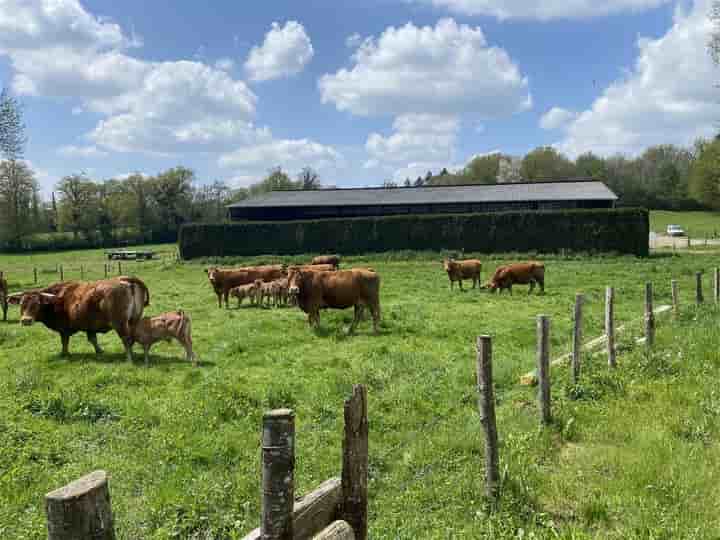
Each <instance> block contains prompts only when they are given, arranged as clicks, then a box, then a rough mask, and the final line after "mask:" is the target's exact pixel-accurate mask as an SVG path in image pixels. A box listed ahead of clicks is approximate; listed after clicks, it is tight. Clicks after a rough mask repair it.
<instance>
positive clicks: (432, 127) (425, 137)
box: [365, 114, 460, 164]
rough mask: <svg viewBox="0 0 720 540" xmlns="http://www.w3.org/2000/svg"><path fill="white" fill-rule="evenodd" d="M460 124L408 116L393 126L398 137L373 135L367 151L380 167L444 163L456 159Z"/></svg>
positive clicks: (451, 119) (448, 119)
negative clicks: (392, 164) (387, 164)
mask: <svg viewBox="0 0 720 540" xmlns="http://www.w3.org/2000/svg"><path fill="white" fill-rule="evenodd" d="M459 128H460V124H459V121H458V119H457V118H455V117H453V116H449V117H448V116H441V115H432V114H407V115H402V116H399V117H397V118H396V119H395V121H394V122H393V129H394V131H395V133H393V134H392V135H390V136H389V137H384V136H383V135H380V134H379V133H371V134H370V136H369V137H368V139H367V142H366V143H365V149H366V150H367V152H368V154H369V155H370V156H372V160H375V161H377V162H378V163H399V162H409V161H434V162H440V161H444V162H445V163H446V164H447V163H448V162H450V161H451V160H452V159H453V156H454V153H455V144H456V142H457V134H458V130H459Z"/></svg>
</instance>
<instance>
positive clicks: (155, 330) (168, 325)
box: [132, 311, 197, 366]
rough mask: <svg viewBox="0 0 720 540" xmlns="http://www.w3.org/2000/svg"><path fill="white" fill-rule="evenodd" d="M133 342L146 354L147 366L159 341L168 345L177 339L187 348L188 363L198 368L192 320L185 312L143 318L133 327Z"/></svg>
mask: <svg viewBox="0 0 720 540" xmlns="http://www.w3.org/2000/svg"><path fill="white" fill-rule="evenodd" d="M132 337H133V341H134V342H135V343H140V344H141V345H142V347H143V351H144V352H145V365H146V366H147V365H149V364H150V354H149V353H150V347H152V346H153V344H155V343H157V342H158V341H167V342H168V343H169V342H170V341H171V340H173V339H176V340H177V341H178V342H179V343H180V345H182V346H183V347H184V348H185V356H186V358H187V360H188V362H192V364H193V366H197V357H196V356H195V353H194V352H193V344H192V320H191V319H190V315H189V314H187V313H185V312H183V311H171V312H169V313H163V314H161V315H158V316H156V317H143V318H142V319H140V320H139V321H138V322H137V324H136V325H135V326H134V327H133V331H132Z"/></svg>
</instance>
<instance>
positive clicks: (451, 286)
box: [450, 278, 455, 291]
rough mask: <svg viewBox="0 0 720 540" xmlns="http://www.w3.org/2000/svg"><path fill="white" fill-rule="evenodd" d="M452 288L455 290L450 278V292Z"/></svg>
mask: <svg viewBox="0 0 720 540" xmlns="http://www.w3.org/2000/svg"><path fill="white" fill-rule="evenodd" d="M454 288H455V282H454V281H453V280H452V278H451V279H450V290H451V291H452V290H453V289H454Z"/></svg>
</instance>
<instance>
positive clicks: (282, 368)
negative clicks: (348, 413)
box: [0, 246, 720, 539]
mask: <svg viewBox="0 0 720 540" xmlns="http://www.w3.org/2000/svg"><path fill="white" fill-rule="evenodd" d="M158 249H159V250H161V251H165V252H169V251H170V250H172V249H173V246H159V247H158ZM472 255H473V256H475V254H472ZM468 256H470V254H468ZM477 256H478V258H480V259H481V260H483V262H484V268H483V278H484V279H485V278H487V277H488V276H489V275H490V274H491V272H492V271H493V270H494V268H495V267H496V266H497V265H498V264H500V263H502V262H506V261H510V260H524V259H526V258H527V256H519V255H505V256H493V257H492V258H489V257H483V256H481V255H477ZM440 259H441V255H440V254H436V253H427V254H426V253H409V254H406V253H391V254H387V255H378V256H373V257H368V258H364V257H354V258H349V259H345V260H344V261H343V267H350V266H371V267H373V268H374V269H375V270H376V271H377V272H378V273H379V274H380V276H381V279H382V284H381V305H382V317H383V319H382V324H381V332H380V335H378V336H375V335H373V334H372V327H371V324H370V322H369V321H364V322H363V323H361V324H360V325H359V327H358V330H357V334H356V335H355V336H352V337H350V336H347V335H346V334H345V332H344V328H345V327H346V326H347V325H348V324H349V322H350V320H351V317H352V310H347V311H344V312H330V311H325V312H323V313H322V315H321V329H320V330H319V331H316V332H313V331H311V330H310V329H309V328H308V326H307V322H306V317H305V315H304V314H303V313H302V312H300V311H299V310H298V309H297V308H282V309H261V308H251V307H249V306H248V305H247V303H245V305H244V306H243V308H241V309H230V310H227V311H226V310H225V309H218V307H217V301H216V297H215V295H214V293H213V292H212V289H211V287H210V285H209V283H208V282H207V277H206V275H205V274H204V273H203V268H204V267H205V264H203V263H200V262H198V263H182V264H178V263H175V262H173V261H171V260H170V259H166V260H164V261H162V262H142V263H135V262H132V263H131V262H125V263H123V273H125V274H134V275H137V276H138V277H140V278H142V279H143V280H144V281H145V282H146V283H147V285H148V286H149V288H150V291H151V304H150V306H149V307H148V308H147V309H146V312H145V313H146V315H154V314H157V313H160V312H163V311H168V310H172V309H177V308H182V309H184V310H186V311H188V312H189V313H191V315H192V318H193V338H194V342H195V352H196V353H197V354H198V356H199V358H200V361H201V365H200V367H199V368H197V369H195V368H193V367H192V366H191V365H190V364H189V363H187V362H186V361H185V360H184V356H183V351H182V349H181V348H180V347H179V346H178V345H177V344H170V345H165V344H161V345H157V346H155V347H154V348H153V350H152V354H151V361H152V363H151V366H150V367H149V368H145V366H144V364H143V362H142V356H141V350H140V348H139V347H136V349H135V355H136V360H135V362H134V363H133V364H132V365H131V364H128V363H127V362H125V360H124V355H123V352H122V351H123V349H122V345H121V343H120V341H119V339H118V338H117V336H115V335H114V334H106V335H105V336H101V337H100V340H99V341H100V343H101V345H102V346H103V348H104V349H105V355H103V356H101V357H96V356H95V354H94V353H93V352H92V347H91V345H90V344H89V343H88V342H87V340H86V339H85V337H84V335H77V336H75V337H73V338H72V340H71V342H70V350H71V356H70V357H69V358H60V357H59V356H58V353H59V351H60V339H59V337H58V336H57V335H56V334H54V333H51V332H50V331H48V330H47V329H46V328H44V327H42V326H41V325H34V326H32V327H29V328H23V327H21V326H20V325H19V324H17V320H18V309H17V308H11V311H10V322H9V323H8V324H3V323H0V536H1V537H2V538H11V539H15V538H17V539H39V538H43V537H44V536H45V528H44V527H45V517H44V513H43V506H42V496H43V495H44V494H45V493H46V492H48V491H50V490H51V489H54V488H56V487H59V486H61V485H64V484H65V483H67V482H69V481H71V480H73V479H75V478H78V477H80V476H82V475H83V474H86V473H87V472H90V471H92V470H96V469H105V470H107V471H108V472H109V474H110V476H111V480H110V489H111V497H112V501H113V510H114V513H115V519H116V530H117V532H118V537H119V538H122V539H139V538H152V539H170V538H180V539H186V538H191V539H211V538H212V539H215V538H217V539H220V538H242V536H243V535H244V534H245V533H247V532H248V531H249V530H251V529H253V528H254V527H256V526H257V524H258V519H259V513H260V508H259V506H260V505H259V501H260V499H259V489H260V487H259V486H260V464H259V455H260V453H259V439H260V437H259V428H260V421H261V417H262V413H263V411H264V410H267V409H270V408H277V407H291V408H293V409H295V411H296V415H297V443H296V455H297V465H296V475H295V478H296V483H297V484H296V493H297V494H302V493H305V492H307V491H308V490H310V489H312V488H313V487H315V486H316V485H317V484H319V483H320V482H321V481H323V480H325V479H326V478H328V477H330V476H334V475H337V474H338V473H339V463H340V444H341V440H340V437H341V432H342V422H343V419H342V403H343V400H344V399H345V398H346V397H347V396H348V395H349V393H350V390H351V387H352V384H353V383H364V384H366V385H367V387H368V403H369V418H370V483H369V490H370V520H369V521H370V535H371V537H372V538H393V539H396V538H397V539H413V538H445V539H446V538H481V537H487V538H508V539H509V538H549V537H557V538H568V539H570V538H680V537H682V538H715V537H717V536H718V534H720V522H718V517H717V516H718V512H717V510H718V509H717V502H716V501H717V500H718V489H717V487H716V486H717V485H718V482H717V478H716V477H717V475H718V471H720V468H718V462H717V460H718V458H717V451H716V450H717V438H716V435H717V426H716V421H717V418H718V417H720V394H718V392H717V390H716V388H714V385H713V384H712V382H707V381H712V380H715V379H716V377H717V375H718V373H719V372H720V361H719V359H718V357H717V353H716V351H717V343H718V337H720V333H719V332H718V330H717V314H718V313H717V311H716V309H715V308H713V307H706V308H703V310H701V311H696V310H695V308H691V306H690V304H691V298H692V291H693V289H692V287H693V283H694V272H695V271H696V270H700V269H704V270H706V271H707V272H708V274H707V278H706V279H705V286H706V291H705V292H706V298H708V299H709V298H710V296H711V294H710V288H709V287H710V279H709V271H710V269H711V268H712V267H713V266H715V265H717V261H716V258H714V257H711V256H707V255H699V254H698V255H678V256H672V255H669V254H668V255H663V256H653V257H650V258H648V259H636V258H633V257H583V256H571V257H565V258H564V257H544V258H543V259H542V260H544V261H545V263H546V268H547V270H546V294H545V295H544V296H535V295H533V296H530V297H527V296H526V295H525V292H526V290H527V287H525V286H516V287H515V290H514V296H509V295H507V294H503V295H502V296H499V295H490V294H488V293H485V292H479V291H477V290H474V291H473V290H467V287H468V286H469V285H468V284H467V283H466V291H465V292H460V291H458V290H457V287H456V288H455V290H454V291H452V292H451V291H450V288H449V283H448V279H447V276H446V275H445V274H444V272H443V270H442V265H441V263H440ZM280 260H282V261H285V262H293V261H300V260H307V257H295V258H284V259H277V258H272V257H267V258H257V259H245V260H242V261H240V260H235V261H230V262H232V263H233V264H234V263H241V262H242V263H250V264H252V263H256V262H271V261H272V262H274V261H280ZM57 262H62V263H63V264H64V271H65V278H66V279H72V278H79V267H80V265H81V264H83V266H84V267H85V269H86V271H87V273H86V278H88V279H96V278H100V277H102V271H103V264H104V262H105V261H104V259H103V256H102V252H100V251H84V252H65V253H59V254H43V255H32V256H29V255H24V256H6V255H3V256H0V270H4V271H5V272H6V276H7V278H8V281H9V283H10V288H11V291H18V290H21V289H23V288H29V287H31V286H32V281H33V275H32V268H33V267H37V268H39V269H40V273H39V281H40V283H41V284H45V283H49V282H52V281H54V280H56V279H57V276H56V275H55V274H54V273H53V272H51V270H53V271H54V269H55V264H56V263H57ZM230 262H224V263H223V264H230ZM115 268H117V266H115ZM672 278H675V279H678V280H679V282H680V290H681V293H680V294H681V301H682V302H683V304H684V308H685V311H684V315H683V317H682V318H681V320H680V321H678V322H677V323H675V324H674V325H672V326H671V325H670V323H669V321H668V320H667V319H662V320H661V321H660V325H659V331H658V346H657V349H656V350H657V353H655V354H654V355H653V356H652V357H650V358H646V357H645V356H644V354H642V351H640V350H638V349H636V348H634V347H633V345H632V340H630V339H628V337H627V336H626V337H624V339H623V338H622V337H621V339H620V349H621V351H620V354H619V358H618V362H619V366H620V368H619V369H618V371H617V373H616V374H609V373H608V372H607V369H606V368H605V367H604V358H603V357H601V356H600V357H598V356H594V357H590V356H589V355H588V356H587V357H586V358H585V360H586V361H587V363H588V364H589V365H590V368H589V370H588V371H587V373H586V374H585V375H584V377H585V382H584V383H583V384H581V385H580V386H579V387H572V386H571V385H570V383H569V382H568V381H569V376H568V374H567V371H566V370H559V371H553V375H554V376H555V382H554V387H553V392H554V395H555V397H556V401H555V405H554V406H555V417H556V421H555V425H554V426H553V427H551V428H550V429H547V430H544V431H543V430H540V429H539V427H538V419H537V413H536V407H535V404H534V399H535V390H534V389H530V388H525V387H520V386H518V384H517V381H518V379H519V377H520V375H521V374H523V373H525V372H526V371H528V370H529V369H531V368H532V367H533V366H534V362H535V316H536V315H537V314H540V313H544V314H547V315H550V316H551V317H552V327H551V332H552V334H551V351H552V357H557V356H559V355H560V354H562V353H565V352H567V351H568V350H569V343H570V340H571V333H572V321H571V316H572V307H573V301H574V295H575V293H576V292H584V293H585V294H586V298H587V304H586V307H585V336H586V338H587V339H589V338H592V337H596V336H598V335H600V334H601V333H602V317H603V302H604V288H605V286H606V285H614V286H615V288H616V321H617V323H616V324H618V325H619V324H622V323H623V322H626V321H630V320H633V319H636V318H638V317H640V316H641V315H642V309H643V290H644V289H643V284H644V283H645V282H646V281H652V282H653V283H654V284H655V288H656V296H655V302H656V305H660V304H663V303H670V286H669V284H670V280H671V279H672ZM233 307H234V306H233ZM638 328H639V325H638ZM479 334H490V335H491V336H492V337H493V349H494V355H493V357H494V377H495V388H496V394H497V399H498V431H499V435H500V444H501V447H500V459H501V462H500V463H501V470H502V471H503V473H504V475H506V478H505V482H504V485H503V494H502V502H501V505H500V508H499V509H498V511H497V512H496V513H492V514H491V513H489V512H488V511H487V509H486V508H485V506H484V503H483V481H482V475H483V468H482V464H483V461H482V453H483V450H482V448H483V442H482V439H481V430H480V424H479V418H478V413H477V407H476V398H477V393H476V389H475V372H474V369H475V337H476V336H477V335H479Z"/></svg>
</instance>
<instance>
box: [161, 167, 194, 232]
mask: <svg viewBox="0 0 720 540" xmlns="http://www.w3.org/2000/svg"><path fill="white" fill-rule="evenodd" d="M194 180H195V173H194V172H193V171H192V170H191V169H187V168H185V167H175V168H172V169H168V170H167V171H165V172H162V173H160V174H158V175H157V176H156V177H155V178H154V179H153V180H152V182H151V186H152V187H151V189H152V191H151V196H152V199H153V202H154V203H155V206H156V211H157V214H158V216H159V218H160V227H161V230H162V232H163V233H167V232H176V231H177V230H178V228H179V227H180V225H182V224H183V223H184V222H186V221H189V218H190V214H191V210H192V190H193V188H192V182H193V181H194Z"/></svg>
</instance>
